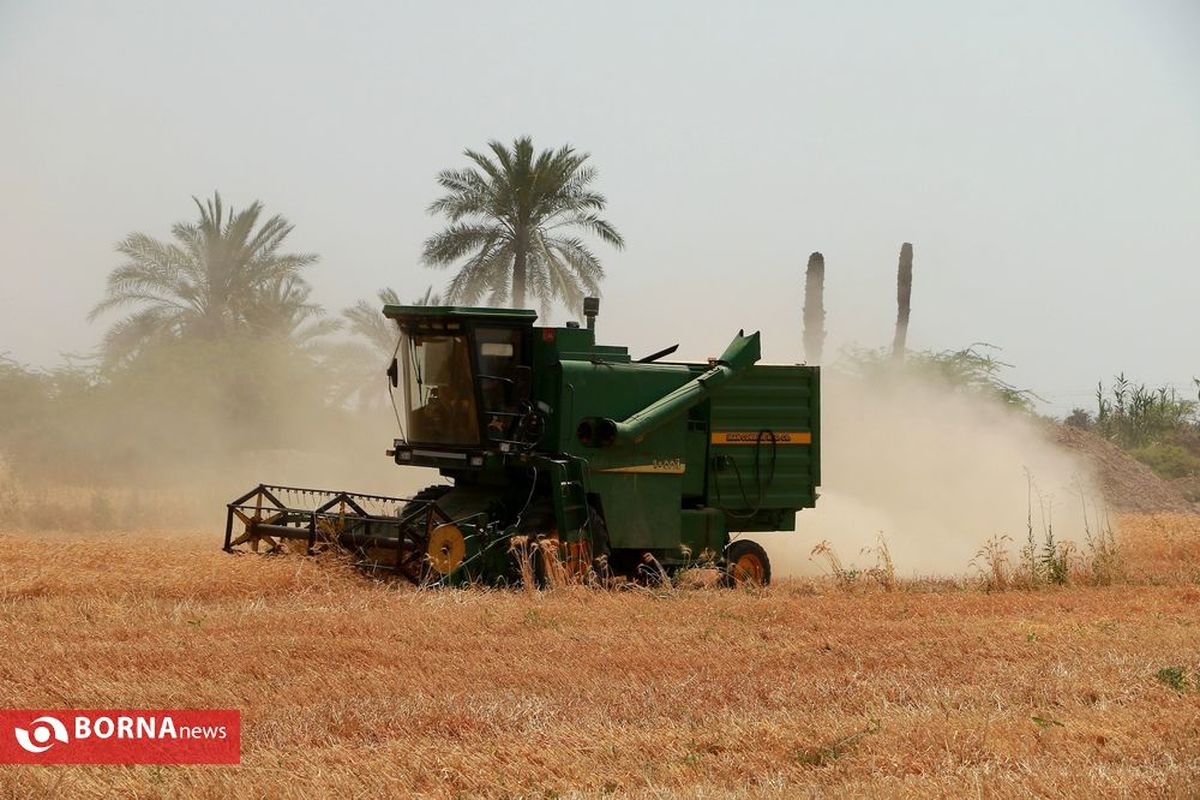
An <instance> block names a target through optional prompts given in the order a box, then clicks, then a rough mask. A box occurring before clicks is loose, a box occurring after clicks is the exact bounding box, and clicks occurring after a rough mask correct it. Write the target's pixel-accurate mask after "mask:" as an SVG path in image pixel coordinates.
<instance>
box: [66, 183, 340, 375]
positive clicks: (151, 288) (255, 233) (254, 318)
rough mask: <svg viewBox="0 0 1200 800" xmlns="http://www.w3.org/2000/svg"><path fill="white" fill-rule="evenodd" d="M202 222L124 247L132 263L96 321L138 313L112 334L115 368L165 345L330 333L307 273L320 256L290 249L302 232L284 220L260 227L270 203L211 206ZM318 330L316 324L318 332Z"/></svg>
mask: <svg viewBox="0 0 1200 800" xmlns="http://www.w3.org/2000/svg"><path fill="white" fill-rule="evenodd" d="M192 199H193V201H194V202H195V203H196V206H197V208H198V209H199V211H200V217H199V219H198V220H197V221H196V222H194V223H189V222H179V223H176V224H175V225H174V226H173V227H172V229H171V236H172V240H171V241H170V242H163V241H159V240H158V239H155V238H153V237H151V236H148V235H146V234H144V233H131V234H129V235H128V236H126V237H125V238H124V239H123V240H122V241H121V242H120V244H118V245H117V252H119V253H121V254H122V255H123V256H125V258H126V261H125V263H124V264H122V265H121V266H119V267H117V268H116V269H115V270H113V271H112V273H111V274H110V275H109V276H108V287H107V292H106V294H105V297H104V299H103V300H101V301H100V302H99V303H98V304H97V305H96V306H95V308H93V309H92V312H91V314H90V316H89V319H93V320H94V319H96V318H97V317H99V316H101V315H103V314H106V313H108V312H110V311H113V310H115V309H122V308H133V309H134V311H133V313H131V314H130V315H129V316H127V317H125V318H124V319H122V320H119V321H118V322H116V323H115V324H113V325H112V326H111V327H110V328H109V329H108V331H107V332H106V333H105V335H104V340H103V343H102V346H101V348H102V352H103V355H104V358H105V363H106V364H107V365H109V366H112V365H116V364H119V363H122V362H125V361H128V360H129V359H131V358H133V357H134V356H136V355H137V354H138V353H139V352H141V351H142V350H143V349H145V348H146V347H148V346H151V345H153V344H155V343H160V342H162V341H164V340H167V339H178V338H182V337H191V338H199V339H204V340H208V341H214V340H217V339H220V338H222V337H227V336H233V335H238V334H252V335H256V336H264V335H265V336H274V335H278V336H288V337H290V336H296V337H299V338H301V339H311V338H312V337H314V336H317V335H320V334H322V333H326V332H328V331H329V330H330V329H331V327H332V323H327V322H324V323H323V322H321V321H320V317H321V315H322V313H323V312H322V310H321V307H320V306H318V305H316V304H314V303H312V302H310V301H309V288H308V286H307V284H306V283H305V282H304V280H303V278H302V277H301V272H302V271H303V270H304V268H306V267H308V266H310V265H311V264H313V263H315V262H316V260H317V257H316V256H315V255H312V254H285V253H281V252H280V248H281V247H282V246H283V244H284V241H285V240H286V239H287V237H288V235H289V234H290V233H291V232H292V225H291V224H289V223H288V221H287V220H286V219H284V218H283V217H281V216H274V217H271V218H270V219H268V220H266V221H265V222H262V223H261V224H259V218H260V216H261V215H262V210H263V207H262V204H261V203H258V202H255V203H252V204H251V205H250V206H249V207H248V208H246V209H245V210H243V211H240V212H235V211H233V210H232V209H226V208H225V206H224V204H223V203H222V201H221V195H220V194H215V195H214V196H213V199H212V200H209V201H207V202H206V203H201V202H200V200H199V199H197V198H194V197H193V198H192ZM314 326H315V327H314Z"/></svg>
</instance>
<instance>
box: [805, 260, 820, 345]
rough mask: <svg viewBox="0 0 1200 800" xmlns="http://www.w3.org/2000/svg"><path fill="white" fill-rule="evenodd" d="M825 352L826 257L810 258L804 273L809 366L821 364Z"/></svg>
mask: <svg viewBox="0 0 1200 800" xmlns="http://www.w3.org/2000/svg"><path fill="white" fill-rule="evenodd" d="M824 350H825V256H823V255H821V254H820V253H813V254H812V255H811V256H809V257H808V269H807V270H806V271H805V273H804V357H805V360H806V361H807V362H808V363H809V364H820V363H821V354H822V352H823V351H824Z"/></svg>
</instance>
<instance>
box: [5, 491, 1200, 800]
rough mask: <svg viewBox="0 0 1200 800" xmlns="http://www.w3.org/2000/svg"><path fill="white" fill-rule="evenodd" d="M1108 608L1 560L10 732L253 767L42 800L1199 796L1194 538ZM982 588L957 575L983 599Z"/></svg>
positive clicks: (1072, 591)
mask: <svg viewBox="0 0 1200 800" xmlns="http://www.w3.org/2000/svg"><path fill="white" fill-rule="evenodd" d="M1197 519H1200V518H1196V517H1189V516H1181V515H1175V516H1168V515H1143V516H1126V517H1124V518H1122V519H1121V520H1120V531H1121V533H1120V536H1121V545H1122V558H1123V562H1124V563H1123V565H1124V570H1123V574H1124V577H1123V578H1122V579H1121V580H1120V581H1118V582H1116V583H1114V584H1113V585H1108V586H1090V585H1078V584H1077V585H1071V586H1068V587H1043V588H1037V589H1010V590H1007V591H1001V592H988V591H985V590H984V589H983V588H981V583H980V582H977V581H974V580H972V579H967V578H964V579H963V580H962V581H959V582H952V581H917V580H910V581H904V580H902V581H900V582H899V583H898V585H897V586H896V587H895V588H894V590H893V591H885V590H884V589H883V588H881V587H880V586H878V585H867V584H856V585H854V586H851V587H839V586H838V585H836V584H835V583H834V582H832V581H828V580H795V581H785V582H780V583H778V584H776V585H774V586H772V587H770V588H768V589H765V590H752V589H751V590H719V589H698V590H685V589H674V590H657V591H649V590H634V591H621V592H616V591H600V590H594V589H587V588H581V587H567V588H564V589H558V590H554V591H548V592H530V593H524V592H520V591H491V590H489V591H484V590H427V591H416V590H413V589H410V588H405V587H401V586H397V585H394V584H385V583H379V582H375V581H372V580H370V579H367V578H365V577H363V576H360V575H358V574H356V573H354V572H352V571H350V570H348V569H346V568H344V567H342V566H341V565H338V564H331V563H317V562H314V561H313V560H307V559H303V558H256V557H234V556H228V555H225V554H223V553H221V552H219V551H217V550H216V549H215V542H214V539H213V538H211V537H208V536H200V535H199V534H197V535H192V536H187V535H182V534H177V533H161V534H155V533H153V532H133V533H128V534H124V535H111V536H93V537H89V538H84V537H78V536H73V535H71V534H69V533H56V534H39V535H37V536H34V535H32V534H25V533H21V532H9V533H6V534H2V535H0V642H2V643H3V651H2V654H0V705H2V706H4V707H50V708H65V707H83V708H104V707H110V708H114V707H176V708H178V707H191V708H206V707H207V708H237V709H241V711H242V715H243V716H242V720H243V721H242V764H241V765H240V766H237V767H120V766H94V767H13V766H7V767H0V796H4V797H12V798H26V797H90V796H122V797H214V798H216V797H247V798H251V797H254V798H257V797H271V798H275V797H281V798H292V797H295V798H300V797H305V798H307V797H323V796H338V797H382V796H427V797H461V796H465V797H474V796H484V797H574V796H587V797H591V796H611V797H674V796H687V797H741V796H754V797H780V798H783V797H803V796H814V795H826V794H832V795H837V796H859V797H880V796H899V795H905V796H923V797H925V796H956V797H961V796H977V797H1025V796H1029V795H1030V794H1039V795H1053V796H1064V795H1069V796H1094V795H1111V796H1134V795H1136V796H1161V797H1193V796H1197V794H1198V793H1200V674H1197V670H1200V525H1198V524H1197ZM966 574H967V571H966V567H965V565H964V575H966Z"/></svg>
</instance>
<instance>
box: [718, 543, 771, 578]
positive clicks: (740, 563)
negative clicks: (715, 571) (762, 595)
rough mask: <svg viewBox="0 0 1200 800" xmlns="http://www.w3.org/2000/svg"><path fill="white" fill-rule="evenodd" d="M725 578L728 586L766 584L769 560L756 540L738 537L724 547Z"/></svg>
mask: <svg viewBox="0 0 1200 800" xmlns="http://www.w3.org/2000/svg"><path fill="white" fill-rule="evenodd" d="M725 580H726V583H727V584H728V585H729V586H766V585H767V584H769V583H770V582H771V560H770V559H769V558H767V551H766V550H763V549H762V546H761V545H759V544H758V542H752V541H750V540H749V539H738V540H737V541H734V542H730V543H729V546H728V547H726V548H725Z"/></svg>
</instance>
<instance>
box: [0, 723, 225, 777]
mask: <svg viewBox="0 0 1200 800" xmlns="http://www.w3.org/2000/svg"><path fill="white" fill-rule="evenodd" d="M241 738H242V715H241V712H240V711H231V710H215V711H209V710H203V711H201V710H182V709H155V710H147V709H136V710H131V709H106V710H99V711H98V710H75V709H19V710H17V709H12V710H10V709H3V710H0V764H239V763H241V760H242V747H241Z"/></svg>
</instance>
